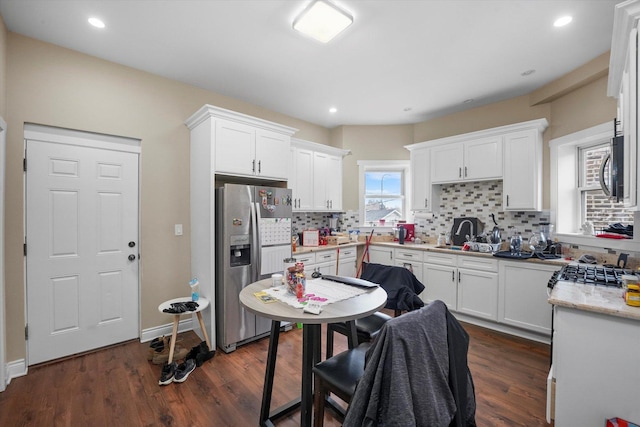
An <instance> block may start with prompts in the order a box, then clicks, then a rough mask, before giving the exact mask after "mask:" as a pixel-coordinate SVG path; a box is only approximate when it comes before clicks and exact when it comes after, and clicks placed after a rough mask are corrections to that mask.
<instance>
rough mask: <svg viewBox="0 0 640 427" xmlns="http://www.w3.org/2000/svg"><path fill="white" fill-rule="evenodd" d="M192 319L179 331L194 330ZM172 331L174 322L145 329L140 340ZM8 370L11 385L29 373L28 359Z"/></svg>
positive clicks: (16, 362) (16, 363) (9, 367)
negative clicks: (14, 380) (16, 379)
mask: <svg viewBox="0 0 640 427" xmlns="http://www.w3.org/2000/svg"><path fill="white" fill-rule="evenodd" d="M192 320H193V319H192V318H185V319H181V320H180V323H178V332H186V331H191V330H193V321H192ZM172 332H173V323H168V324H166V325H161V326H156V327H153V328H149V329H144V330H143V331H142V334H141V336H140V342H141V343H144V342H148V341H151V340H152V339H154V338H156V337H159V336H162V335H166V336H170V335H171V333H172ZM6 372H7V377H6V378H7V384H6V385H9V383H11V380H12V379H13V378H18V377H22V376H24V375H27V372H28V367H27V361H26V360H25V359H19V360H14V361H12V362H9V363H7V366H6ZM5 388H6V387H5Z"/></svg>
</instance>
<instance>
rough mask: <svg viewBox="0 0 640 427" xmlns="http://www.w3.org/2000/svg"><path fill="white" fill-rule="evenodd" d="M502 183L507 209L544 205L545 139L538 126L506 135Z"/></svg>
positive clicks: (538, 207) (538, 208) (536, 209)
mask: <svg viewBox="0 0 640 427" xmlns="http://www.w3.org/2000/svg"><path fill="white" fill-rule="evenodd" d="M502 185H503V191H504V195H503V199H504V200H503V206H504V210H509V211H523V210H524V211H539V210H541V209H542V141H541V140H539V138H538V137H537V133H536V130H533V129H532V130H524V131H520V132H514V133H511V134H508V135H506V136H505V139H504V180H503V183H502Z"/></svg>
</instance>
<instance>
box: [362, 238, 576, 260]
mask: <svg viewBox="0 0 640 427" xmlns="http://www.w3.org/2000/svg"><path fill="white" fill-rule="evenodd" d="M371 245H374V246H388V247H393V248H398V249H415V250H421V251H428V252H440V253H446V254H451V255H465V256H477V257H485V258H495V259H501V260H504V261H515V262H528V263H541V264H548V265H558V266H562V265H565V264H568V263H570V262H571V261H568V260H565V259H562V258H558V259H547V260H542V259H539V258H536V257H531V258H526V259H510V258H498V257H494V256H493V254H492V253H491V252H472V251H462V250H459V249H449V248H443V247H439V246H437V245H434V244H431V243H420V244H415V243H405V244H403V245H401V244H399V243H398V242H371Z"/></svg>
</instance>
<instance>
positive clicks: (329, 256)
mask: <svg viewBox="0 0 640 427" xmlns="http://www.w3.org/2000/svg"><path fill="white" fill-rule="evenodd" d="M336 258H337V252H336V250H335V249H334V250H331V251H322V252H316V262H318V263H320V262H327V261H335V260H336Z"/></svg>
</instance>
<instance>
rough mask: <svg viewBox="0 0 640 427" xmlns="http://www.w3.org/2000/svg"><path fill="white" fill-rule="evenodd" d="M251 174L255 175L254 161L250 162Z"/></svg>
mask: <svg viewBox="0 0 640 427" xmlns="http://www.w3.org/2000/svg"><path fill="white" fill-rule="evenodd" d="M251 172H253V173H255V172H256V160H255V159H253V161H252V162H251Z"/></svg>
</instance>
